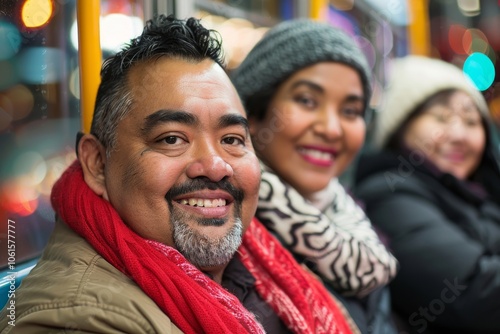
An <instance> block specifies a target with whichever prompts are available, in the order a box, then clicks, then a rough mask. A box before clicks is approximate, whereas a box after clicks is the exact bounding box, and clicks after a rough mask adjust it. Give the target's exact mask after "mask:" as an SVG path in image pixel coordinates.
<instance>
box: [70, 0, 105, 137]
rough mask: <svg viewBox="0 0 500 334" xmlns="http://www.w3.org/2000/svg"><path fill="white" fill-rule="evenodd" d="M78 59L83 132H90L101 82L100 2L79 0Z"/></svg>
mask: <svg viewBox="0 0 500 334" xmlns="http://www.w3.org/2000/svg"><path fill="white" fill-rule="evenodd" d="M76 15H77V22H78V59H79V62H80V66H79V67H80V112H81V120H82V131H83V132H85V133H89V132H90V125H91V124H92V116H93V115H94V104H95V99H96V95H97V88H98V87H99V83H100V81H101V77H100V71H101V62H102V56H101V43H100V39H99V36H100V35H99V16H100V0H77V9H76Z"/></svg>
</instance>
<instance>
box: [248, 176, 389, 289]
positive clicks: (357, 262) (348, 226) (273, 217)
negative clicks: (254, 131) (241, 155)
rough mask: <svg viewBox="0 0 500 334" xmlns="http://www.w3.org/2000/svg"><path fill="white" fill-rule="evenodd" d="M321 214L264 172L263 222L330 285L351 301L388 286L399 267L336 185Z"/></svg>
mask: <svg viewBox="0 0 500 334" xmlns="http://www.w3.org/2000/svg"><path fill="white" fill-rule="evenodd" d="M320 197H321V198H320V200H321V201H322V202H324V203H325V202H326V204H327V205H325V207H326V208H324V209H322V210H320V209H319V208H318V207H317V206H315V205H314V204H313V203H312V202H310V201H308V200H306V199H305V198H303V197H302V196H301V195H300V194H299V193H298V192H297V190H295V189H294V188H293V187H291V186H290V185H288V184H287V183H285V182H284V181H283V180H281V179H280V178H279V177H278V176H277V175H275V174H274V173H273V172H271V171H269V170H266V169H264V170H263V171H262V179H261V186H260V192H259V205H258V209H257V213H256V216H257V218H258V219H259V220H260V221H261V222H262V223H263V224H264V225H265V226H266V227H267V228H268V229H269V230H270V231H271V232H273V233H274V234H275V235H276V236H277V237H278V238H279V239H280V240H281V241H282V243H283V244H284V245H285V246H286V247H287V248H288V249H289V250H290V251H291V252H292V253H293V254H294V256H296V257H297V258H299V259H304V260H303V261H304V263H306V264H308V265H309V266H310V267H311V269H312V270H313V271H314V272H315V273H316V274H318V275H319V276H320V277H321V278H322V279H323V281H324V282H326V283H328V284H330V285H331V286H332V287H333V288H334V289H335V290H336V291H338V292H340V293H342V294H343V295H345V296H356V297H363V296H366V295H367V294H368V293H370V292H371V291H373V290H374V289H376V288H378V287H380V286H383V285H385V284H387V283H388V282H389V281H390V280H391V279H392V278H394V276H395V275H396V272H397V261H396V259H395V258H394V256H393V255H392V254H391V253H390V252H389V251H388V250H387V249H386V247H385V246H384V245H383V244H382V242H381V241H380V239H379V237H378V236H377V234H376V233H375V231H374V230H373V228H372V225H371V223H370V221H369V220H368V218H367V217H366V215H365V213H364V212H363V210H362V209H361V208H360V207H359V206H358V205H357V204H356V203H355V202H354V200H353V199H352V197H351V196H349V194H347V192H346V191H345V189H344V187H343V186H342V185H341V184H340V183H339V182H338V180H337V179H333V180H332V181H331V183H330V185H329V186H328V188H327V189H325V191H322V192H321V195H320Z"/></svg>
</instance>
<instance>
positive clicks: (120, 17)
mask: <svg viewBox="0 0 500 334" xmlns="http://www.w3.org/2000/svg"><path fill="white" fill-rule="evenodd" d="M143 28H144V23H143V21H142V19H141V18H139V17H137V16H128V15H124V14H117V13H113V14H109V15H106V16H104V17H101V19H100V28H99V29H100V32H101V38H100V42H101V48H102V50H103V51H109V52H112V53H115V52H118V51H120V49H121V48H122V47H123V46H124V44H126V43H129V42H130V40H131V39H132V38H134V37H137V36H138V35H140V33H141V32H142V29H143ZM70 39H71V44H72V45H73V47H74V48H75V49H76V50H78V24H77V22H76V21H75V22H74V23H73V25H72V26H71V31H70Z"/></svg>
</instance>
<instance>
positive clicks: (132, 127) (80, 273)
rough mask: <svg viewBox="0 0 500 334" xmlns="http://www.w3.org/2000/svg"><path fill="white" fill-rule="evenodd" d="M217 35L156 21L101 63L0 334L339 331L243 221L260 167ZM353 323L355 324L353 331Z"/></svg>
mask: <svg viewBox="0 0 500 334" xmlns="http://www.w3.org/2000/svg"><path fill="white" fill-rule="evenodd" d="M222 63H223V61H222V58H221V48H220V42H219V41H218V40H217V39H216V38H214V36H213V34H212V32H210V31H208V30H206V29H205V28H203V27H202V26H201V25H200V24H199V22H198V21H197V20H195V19H189V20H187V21H181V20H177V19H175V18H173V17H171V16H169V17H165V16H159V17H157V18H155V19H154V20H151V21H149V22H148V23H147V26H146V28H145V29H144V31H143V33H142V35H141V36H139V37H138V38H136V39H134V40H132V41H131V43H130V44H129V45H128V46H127V47H125V48H124V49H123V50H122V51H121V52H119V53H118V54H116V55H115V56H113V57H111V58H110V59H108V60H106V62H105V63H104V65H103V69H102V72H101V79H102V81H101V85H100V87H99V91H98V94H97V99H96V105H95V114H94V118H93V123H92V128H91V133H90V134H85V135H83V137H81V138H80V140H79V142H78V145H77V151H78V160H77V161H75V162H74V163H73V164H72V165H71V166H70V167H69V168H68V169H67V170H66V171H65V172H64V174H63V175H62V176H61V178H60V179H59V180H58V182H57V183H56V184H55V186H54V188H53V191H52V196H51V200H52V205H53V207H54V209H55V212H56V215H57V222H56V226H55V229H54V232H53V235H52V237H51V239H50V241H49V243H48V245H47V248H46V250H45V251H44V253H43V255H42V257H41V258H40V260H39V263H38V265H37V266H36V267H35V268H34V269H33V270H32V272H31V273H30V275H29V276H28V277H27V278H26V279H25V280H24V281H23V283H22V286H21V288H20V289H19V290H18V291H17V292H16V297H15V298H16V300H15V305H16V320H15V323H12V322H10V323H9V322H8V320H9V318H7V313H6V312H7V310H6V309H4V310H3V311H2V313H1V314H0V330H2V333H44V332H56V331H60V330H62V331H65V330H71V331H73V332H79V333H90V332H92V333H217V334H219V333H264V332H270V333H351V331H352V329H353V327H352V325H351V324H350V323H348V322H347V318H346V316H345V315H344V314H343V313H342V312H341V310H340V309H339V307H338V305H337V303H336V302H335V301H334V300H333V299H332V298H331V296H330V295H329V294H328V292H327V291H326V290H325V289H324V288H323V287H322V285H321V283H319V282H318V281H316V280H315V278H313V277H312V276H311V275H310V274H309V273H308V272H306V271H305V270H303V269H302V267H300V266H299V265H298V264H297V263H296V262H295V260H294V259H293V257H292V256H291V255H290V254H289V253H288V252H287V251H286V250H284V249H283V248H282V247H281V246H280V243H279V242H277V241H276V240H275V239H274V238H273V237H272V236H271V235H270V234H269V233H268V232H267V230H266V229H265V228H263V227H262V226H261V225H260V223H259V222H258V221H257V220H255V219H254V218H253V215H254V213H255V210H256V205H257V195H258V189H259V181H260V170H259V164H258V161H257V158H256V156H255V154H254V151H253V148H252V144H251V140H250V138H249V131H248V123H247V120H246V118H245V112H244V110H243V107H242V105H241V102H240V99H239V97H238V95H237V93H236V91H235V89H234V87H233V86H232V84H231V82H230V80H229V78H228V77H227V75H226V73H225V72H224V69H223V66H222ZM354 329H355V328H354Z"/></svg>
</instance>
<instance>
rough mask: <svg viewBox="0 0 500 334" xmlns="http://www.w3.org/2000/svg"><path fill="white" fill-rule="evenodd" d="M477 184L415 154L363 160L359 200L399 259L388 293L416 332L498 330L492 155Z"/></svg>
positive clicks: (497, 213)
mask: <svg viewBox="0 0 500 334" xmlns="http://www.w3.org/2000/svg"><path fill="white" fill-rule="evenodd" d="M475 180H476V181H478V183H474V184H472V183H471V182H464V181H461V180H458V179H457V178H455V177H454V176H452V175H450V174H447V173H440V172H438V171H437V170H436V169H435V168H433V167H432V166H430V165H428V164H427V163H425V162H422V161H421V160H418V159H417V158H416V156H412V155H411V154H405V153H399V154H394V153H391V152H380V153H376V154H373V153H372V154H369V155H363V156H362V157H361V161H360V164H359V167H358V170H357V175H356V187H355V195H356V197H358V198H359V199H360V200H362V201H364V203H365V205H366V213H367V215H368V217H369V218H370V219H371V221H372V223H373V224H374V225H375V226H377V227H378V228H380V229H381V230H382V232H383V233H385V234H386V235H387V237H388V238H389V248H390V249H391V251H392V252H393V254H394V255H395V256H396V258H397V259H398V260H399V263H400V271H399V273H398V275H397V276H396V278H395V279H394V281H393V282H392V283H391V285H390V286H391V296H392V301H393V307H394V310H395V311H396V312H397V313H398V314H399V320H400V322H401V323H402V324H403V326H402V327H405V329H406V330H407V331H409V332H411V333H474V334H480V333H500V170H499V168H498V160H497V159H495V158H493V155H492V154H491V151H489V153H488V154H485V157H484V158H483V161H482V164H481V166H480V168H479V169H478V172H477V175H476V176H475ZM478 185H479V186H478Z"/></svg>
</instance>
